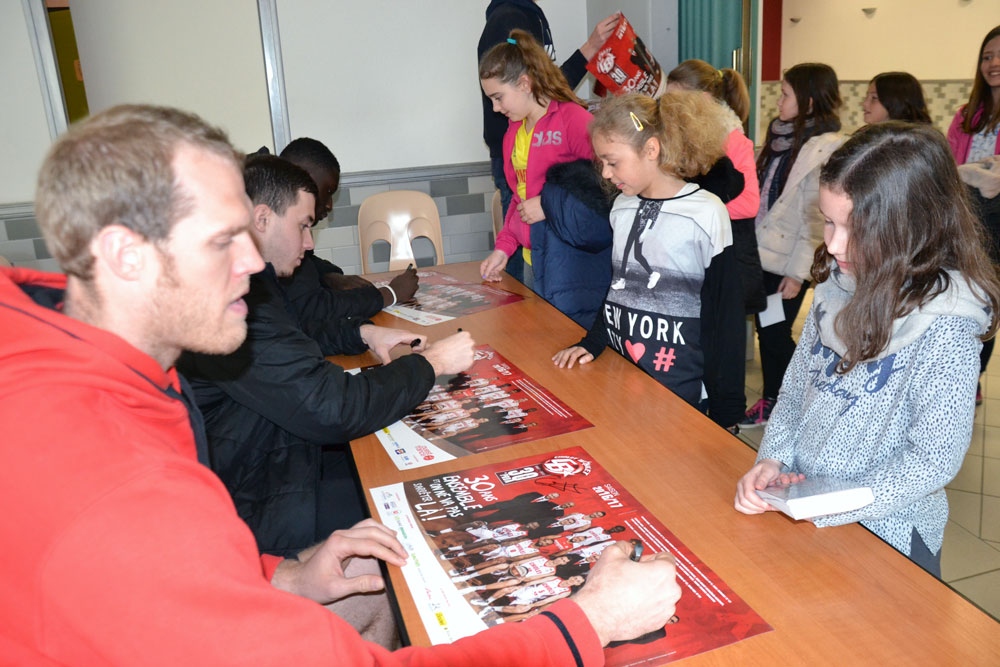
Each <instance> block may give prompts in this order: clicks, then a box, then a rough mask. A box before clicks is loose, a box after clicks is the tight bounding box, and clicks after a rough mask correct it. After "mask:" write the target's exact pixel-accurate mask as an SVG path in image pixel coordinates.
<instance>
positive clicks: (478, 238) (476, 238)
mask: <svg viewBox="0 0 1000 667" xmlns="http://www.w3.org/2000/svg"><path fill="white" fill-rule="evenodd" d="M450 238H451V247H450V252H451V253H455V254H457V253H464V252H483V251H489V250H492V248H493V244H492V239H491V238H490V234H489V233H488V232H476V233H473V234H454V235H452V236H451V237H450Z"/></svg>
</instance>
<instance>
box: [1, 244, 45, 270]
mask: <svg viewBox="0 0 1000 667" xmlns="http://www.w3.org/2000/svg"><path fill="white" fill-rule="evenodd" d="M0 256H2V257H6V258H7V259H8V260H10V263H11V264H17V265H18V266H20V265H21V264H22V263H24V262H33V261H35V260H36V259H38V257H37V256H36V255H35V242H34V241H33V240H32V239H21V240H19V241H4V242H2V243H0Z"/></svg>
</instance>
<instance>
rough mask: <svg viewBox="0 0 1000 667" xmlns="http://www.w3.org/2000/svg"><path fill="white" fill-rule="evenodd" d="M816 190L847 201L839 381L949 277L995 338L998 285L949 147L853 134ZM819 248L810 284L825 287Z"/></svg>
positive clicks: (917, 130) (924, 139)
mask: <svg viewBox="0 0 1000 667" xmlns="http://www.w3.org/2000/svg"><path fill="white" fill-rule="evenodd" d="M819 178H820V185H821V186H822V187H825V188H828V189H830V190H832V191H834V192H837V193H843V194H845V195H847V196H848V197H849V198H850V199H851V204H852V208H851V212H850V215H849V216H848V217H849V222H850V225H851V236H850V241H849V245H848V254H849V256H850V258H851V262H852V264H853V266H854V267H855V270H854V278H855V281H856V283H857V286H856V289H855V292H854V296H853V297H852V298H851V300H850V302H849V303H848V304H847V305H846V306H845V307H844V308H843V310H841V311H840V313H839V314H838V315H837V320H836V330H837V333H838V334H839V335H840V337H841V338H842V339H843V341H844V343H845V344H846V346H847V352H846V354H845V355H844V358H843V360H842V361H841V367H840V368H839V369H838V370H840V371H841V372H845V373H846V372H847V371H849V370H850V369H851V368H853V367H854V365H856V364H858V363H860V362H863V361H867V360H869V359H873V358H874V357H875V356H876V355H877V354H878V353H879V352H881V351H882V350H884V349H885V347H886V346H887V345H888V343H889V339H890V337H891V336H892V324H893V321H894V320H896V319H897V318H900V317H903V316H904V315H907V314H908V313H910V312H912V311H914V310H916V309H917V308H920V307H921V306H923V305H924V304H926V303H928V302H929V301H931V300H932V299H933V298H934V297H936V296H937V295H939V294H941V293H942V292H944V291H945V290H947V289H948V286H949V283H950V280H951V277H950V276H949V275H948V273H947V271H949V270H951V271H957V272H959V273H961V274H962V276H963V277H964V279H965V280H966V281H967V282H968V283H969V285H970V286H971V287H972V288H973V289H974V290H975V291H976V292H977V294H978V295H979V296H980V298H981V299H982V300H983V302H984V305H987V306H989V307H990V309H991V317H992V322H991V324H990V328H989V332H988V334H987V335H988V336H992V335H993V334H994V333H995V332H996V329H997V313H998V312H1000V281H998V279H997V274H996V270H995V269H994V267H993V264H992V263H991V262H990V259H989V257H988V256H987V253H986V246H985V241H984V235H983V231H982V226H981V225H980V224H979V221H978V219H977V218H976V216H975V214H974V213H973V212H972V209H971V208H970V205H969V200H968V197H967V195H966V191H965V187H964V186H963V185H962V182H961V181H960V180H959V177H958V170H957V169H956V167H955V161H954V159H953V158H952V156H951V151H950V149H949V148H948V143H947V142H946V141H945V139H944V137H943V136H942V135H941V133H940V132H938V131H937V130H936V129H934V128H933V127H930V126H928V125H923V124H915V123H904V122H901V121H887V122H885V123H876V124H874V125H868V126H866V127H864V128H862V129H860V130H858V131H857V132H856V133H855V134H854V135H853V136H851V138H850V139H848V140H847V141H846V142H845V143H844V145H843V146H841V147H840V148H839V149H838V150H837V151H836V152H834V154H833V155H832V156H831V157H830V160H829V161H828V162H827V163H826V164H825V165H824V166H823V168H822V170H821V171H820V177H819ZM830 260H831V255H830V254H829V253H828V252H827V250H826V244H823V245H821V246H820V247H819V248H817V250H816V255H815V261H814V262H813V266H812V274H813V278H814V279H815V280H816V281H817V282H823V281H825V280H827V279H828V278H829V277H830V271H831V270H832V269H831V261H830Z"/></svg>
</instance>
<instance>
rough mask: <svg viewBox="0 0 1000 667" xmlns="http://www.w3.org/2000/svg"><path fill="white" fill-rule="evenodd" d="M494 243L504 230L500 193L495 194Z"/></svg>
mask: <svg viewBox="0 0 1000 667" xmlns="http://www.w3.org/2000/svg"><path fill="white" fill-rule="evenodd" d="M492 211H493V242H494V243H496V238H497V234H499V233H500V230H501V229H503V202H502V201H501V200H500V191H499V190H495V191H494V192H493V207H492Z"/></svg>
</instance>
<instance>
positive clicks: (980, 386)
mask: <svg viewBox="0 0 1000 667" xmlns="http://www.w3.org/2000/svg"><path fill="white" fill-rule="evenodd" d="M982 404H983V384H982V383H981V382H977V383H976V405H982Z"/></svg>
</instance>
